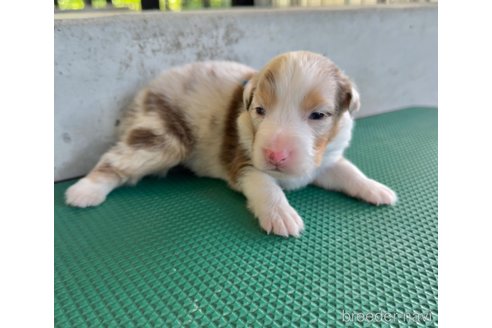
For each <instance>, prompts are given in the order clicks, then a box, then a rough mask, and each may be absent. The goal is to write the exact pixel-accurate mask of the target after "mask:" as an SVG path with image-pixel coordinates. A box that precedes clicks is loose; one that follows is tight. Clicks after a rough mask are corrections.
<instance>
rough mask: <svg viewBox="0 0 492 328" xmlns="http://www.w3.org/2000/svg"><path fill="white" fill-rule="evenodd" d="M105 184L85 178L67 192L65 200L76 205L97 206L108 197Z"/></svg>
mask: <svg viewBox="0 0 492 328" xmlns="http://www.w3.org/2000/svg"><path fill="white" fill-rule="evenodd" d="M106 195H107V191H106V188H104V186H102V185H100V184H98V183H95V182H92V181H91V180H89V179H87V178H83V179H82V180H80V181H79V182H77V183H76V184H74V185H73V186H71V187H70V188H68V189H67V191H66V192H65V202H66V203H67V204H68V205H71V206H76V207H88V206H97V205H99V204H101V203H102V202H104V200H105V199H106Z"/></svg>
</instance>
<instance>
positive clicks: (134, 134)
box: [126, 128, 165, 148]
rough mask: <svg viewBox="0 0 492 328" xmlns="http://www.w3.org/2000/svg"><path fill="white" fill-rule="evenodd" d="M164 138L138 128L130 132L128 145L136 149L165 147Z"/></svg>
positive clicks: (127, 140)
mask: <svg viewBox="0 0 492 328" xmlns="http://www.w3.org/2000/svg"><path fill="white" fill-rule="evenodd" d="M164 142H165V140H164V137H163V136H160V135H157V134H155V133H154V132H152V131H151V130H149V129H143V128H138V129H134V130H132V131H130V134H129V135H128V138H127V139H126V143H127V144H128V145H129V146H132V147H134V148H152V147H157V146H163V144H164Z"/></svg>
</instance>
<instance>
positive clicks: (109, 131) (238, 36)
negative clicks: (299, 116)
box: [54, 5, 437, 180]
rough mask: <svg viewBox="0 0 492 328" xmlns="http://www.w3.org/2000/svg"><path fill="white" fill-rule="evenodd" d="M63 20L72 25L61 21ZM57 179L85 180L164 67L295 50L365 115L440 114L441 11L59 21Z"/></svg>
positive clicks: (252, 59)
mask: <svg viewBox="0 0 492 328" xmlns="http://www.w3.org/2000/svg"><path fill="white" fill-rule="evenodd" d="M65 17H66V16H65ZM54 29H55V33H54V38H55V58H54V60H55V71H54V75H55V140H54V142H55V180H63V179H68V178H73V177H77V176H81V175H83V174H85V173H87V172H88V171H89V170H90V169H91V168H92V166H93V165H94V164H95V163H96V162H97V160H98V158H99V156H100V155H101V154H102V153H103V152H104V151H105V150H107V149H108V148H109V147H110V146H111V144H112V143H113V142H114V141H115V130H116V129H115V126H116V125H117V120H118V117H119V116H120V114H121V112H122V110H124V108H125V106H126V105H127V104H128V103H129V102H130V100H131V98H132V97H133V95H134V94H135V92H136V90H138V88H140V87H142V86H143V85H144V84H145V83H146V82H148V81H149V80H150V79H152V78H153V77H155V76H156V75H158V74H159V72H160V71H162V70H165V69H166V68H169V67H172V66H175V65H180V64H184V63H188V62H192V61H198V60H211V59H225V60H235V61H239V62H242V63H245V64H248V65H251V66H253V67H256V68H260V67H261V66H262V65H264V64H265V63H266V62H267V61H268V60H269V59H270V58H271V57H273V56H275V55H277V54H279V53H282V52H285V51H290V50H310V51H315V52H319V53H323V54H325V55H327V56H328V57H330V58H331V59H332V60H334V61H335V63H336V64H337V65H338V66H339V67H341V68H342V69H343V70H344V71H345V72H346V73H347V74H348V75H349V76H351V77H352V79H353V80H354V81H355V82H356V83H357V85H358V87H359V90H360V93H361V100H362V108H361V111H360V113H359V116H367V115H374V114H377V113H381V112H385V111H390V110H396V109H398V108H402V107H406V106H412V105H429V106H437V6H435V5H431V6H408V7H406V6H397V7H379V6H378V7H369V8H353V7H350V8H346V9H288V10H279V9H275V10H264V9H256V10H223V11H199V12H183V13H161V12H151V13H135V14H119V15H109V16H104V15H103V16H97V17H91V16H90V15H89V16H88V17H84V18H80V19H73V18H64V16H63V15H59V16H58V15H57V16H56V18H55V23H54Z"/></svg>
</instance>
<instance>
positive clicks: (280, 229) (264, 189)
mask: <svg viewBox="0 0 492 328" xmlns="http://www.w3.org/2000/svg"><path fill="white" fill-rule="evenodd" d="M239 179H240V180H239V184H240V186H241V189H242V192H243V193H244V195H245V196H246V198H247V199H248V207H249V208H250V209H251V211H252V212H253V213H254V215H255V216H256V217H257V218H258V219H259V221H260V225H261V227H262V228H263V229H264V230H265V231H266V232H267V233H270V232H273V233H274V234H276V235H281V236H284V237H288V236H296V237H297V236H299V235H300V234H301V232H302V230H304V222H303V221H302V219H301V217H300V216H299V214H297V212H296V210H295V209H294V208H292V206H290V204H289V202H288V201H287V198H286V197H285V194H284V192H283V191H282V189H281V188H280V187H279V186H278V184H277V183H276V182H275V180H274V179H273V178H272V177H271V176H269V175H267V174H265V173H263V172H261V171H258V170H256V169H254V168H247V169H245V171H244V172H243V174H242V175H241V177H240V178H239Z"/></svg>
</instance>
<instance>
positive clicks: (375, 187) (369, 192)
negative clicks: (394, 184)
mask: <svg viewBox="0 0 492 328" xmlns="http://www.w3.org/2000/svg"><path fill="white" fill-rule="evenodd" d="M360 197H361V198H362V199H363V200H365V201H366V202H368V203H371V204H374V205H394V204H395V203H396V201H397V200H398V196H397V195H396V193H395V192H394V191H393V190H391V189H390V188H389V187H387V186H385V185H384V184H382V183H379V182H377V181H375V180H372V179H369V180H368V181H367V182H366V184H365V185H364V190H363V191H362V192H361V194H360Z"/></svg>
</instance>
